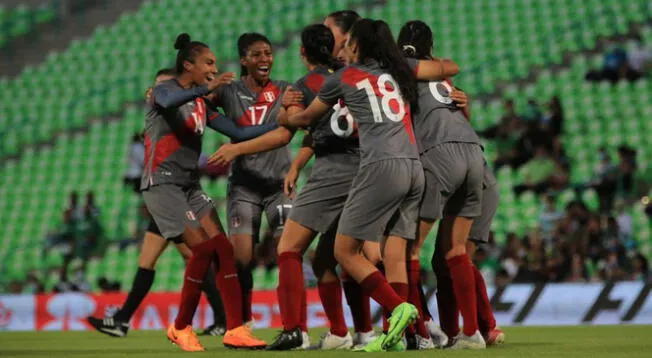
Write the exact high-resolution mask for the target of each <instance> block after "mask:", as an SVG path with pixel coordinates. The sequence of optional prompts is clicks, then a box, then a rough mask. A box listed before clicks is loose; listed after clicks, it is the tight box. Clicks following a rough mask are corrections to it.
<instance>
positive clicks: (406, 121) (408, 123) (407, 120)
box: [403, 105, 417, 144]
mask: <svg viewBox="0 0 652 358" xmlns="http://www.w3.org/2000/svg"><path fill="white" fill-rule="evenodd" d="M405 107H407V108H406V109H405V110H406V113H405V116H403V126H405V130H406V131H407V132H408V136H410V143H412V144H416V143H417V139H416V137H415V136H414V127H413V126H412V114H411V113H410V106H408V105H406V106H405Z"/></svg>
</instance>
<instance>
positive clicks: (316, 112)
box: [279, 97, 331, 128]
mask: <svg viewBox="0 0 652 358" xmlns="http://www.w3.org/2000/svg"><path fill="white" fill-rule="evenodd" d="M330 108H331V106H329V105H328V104H327V103H325V102H323V101H322V100H321V99H320V98H319V97H317V98H315V99H314V100H313V101H312V102H311V103H310V105H309V106H308V108H306V109H305V110H303V111H297V112H296V113H294V114H290V113H288V114H285V115H284V114H282V115H281V116H279V123H280V124H281V125H282V126H284V127H288V128H306V127H308V126H310V125H311V124H313V123H314V122H315V121H317V120H319V119H320V118H321V117H323V116H324V115H325V114H326V112H328V110H329V109H330Z"/></svg>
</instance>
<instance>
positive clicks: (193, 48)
mask: <svg viewBox="0 0 652 358" xmlns="http://www.w3.org/2000/svg"><path fill="white" fill-rule="evenodd" d="M174 48H175V49H176V50H178V52H177V61H176V66H175V70H176V72H177V74H178V75H180V74H182V73H183V72H184V63H186V62H190V63H195V59H196V58H197V56H199V54H200V53H201V51H202V50H203V49H205V48H208V46H207V45H206V44H205V43H203V42H199V41H191V39H190V35H188V34H187V33H185V32H184V33H182V34H179V36H177V39H176V41H175V42H174Z"/></svg>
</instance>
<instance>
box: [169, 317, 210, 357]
mask: <svg viewBox="0 0 652 358" xmlns="http://www.w3.org/2000/svg"><path fill="white" fill-rule="evenodd" d="M168 340H169V341H170V342H172V344H175V345H177V346H179V348H181V350H184V351H186V352H203V351H205V350H206V348H204V346H202V345H201V343H199V339H197V336H196V335H195V332H194V331H193V330H192V327H191V326H190V325H188V326H186V328H184V329H182V330H178V329H176V328H174V323H173V324H171V325H170V328H168Z"/></svg>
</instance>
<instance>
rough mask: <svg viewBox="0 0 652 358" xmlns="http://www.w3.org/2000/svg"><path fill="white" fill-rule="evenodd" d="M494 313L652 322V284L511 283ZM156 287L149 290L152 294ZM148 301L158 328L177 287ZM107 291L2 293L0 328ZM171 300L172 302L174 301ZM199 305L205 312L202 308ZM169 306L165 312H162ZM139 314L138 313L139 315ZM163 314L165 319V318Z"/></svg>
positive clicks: (30, 326)
mask: <svg viewBox="0 0 652 358" xmlns="http://www.w3.org/2000/svg"><path fill="white" fill-rule="evenodd" d="M488 291H489V297H491V303H492V306H493V310H494V314H495V316H496V319H497V321H498V324H499V325H501V326H511V325H523V326H530V325H578V324H619V323H635V324H652V294H650V292H651V291H652V285H651V284H648V285H644V284H643V283H640V282H620V283H604V284H603V283H590V284H570V283H569V284H547V285H544V284H539V285H533V284H513V285H509V286H507V287H503V288H489V290H488ZM428 292H429V293H428V294H429V295H430V297H429V307H430V312H431V313H432V314H433V315H434V316H435V317H434V319H435V320H437V319H438V318H437V306H436V299H435V295H434V294H431V292H430V291H428ZM156 295H157V294H156V293H154V294H152V296H156ZM158 295H162V296H164V297H165V299H164V300H161V298H159V299H158V301H157V299H156V298H153V299H152V301H150V302H147V303H146V304H145V305H144V307H143V311H142V313H137V314H136V317H137V318H136V321H135V322H134V323H135V324H134V326H133V327H132V328H134V329H162V328H165V327H167V326H168V324H170V323H171V322H172V321H173V320H174V318H175V317H176V315H177V312H178V304H177V302H178V297H179V296H178V295H179V294H178V293H174V294H169V293H164V294H158ZM308 297H309V299H308V312H307V314H308V326H309V327H316V326H325V325H326V323H327V322H326V315H325V314H324V312H323V309H322V307H321V303H320V302H319V301H318V299H317V293H316V292H315V290H314V289H311V290H310V291H309V292H308ZM112 300H113V299H112V298H111V299H107V297H105V296H102V295H100V296H91V295H85V294H81V293H65V294H59V295H53V296H33V295H7V296H0V331H3V330H11V331H17V330H35V329H37V327H38V329H41V330H79V329H86V325H85V324H84V319H85V318H86V316H88V315H90V314H97V312H96V311H97V308H98V307H99V308H100V311H103V310H102V309H101V308H102V302H105V301H111V302H113V301H112ZM173 302H174V303H173ZM342 303H343V304H344V308H345V318H346V321H347V324H348V325H349V326H351V325H352V323H353V322H352V319H351V314H350V312H349V308H348V305H346V301H345V300H344V298H343V301H342ZM371 308H372V314H373V316H374V317H376V318H380V317H381V315H380V314H379V312H380V307H379V306H378V304H376V303H375V302H373V301H372V303H371ZM202 310H203V312H202ZM252 311H253V313H254V316H255V317H256V326H257V327H258V328H269V327H271V326H272V325H274V326H278V325H279V324H280V317H279V316H280V315H279V308H278V304H277V302H276V296H275V295H274V294H273V292H258V293H257V294H256V295H254V304H253V308H252ZM166 312H167V315H166ZM138 317H139V318H138ZM166 320H167V321H168V322H166ZM210 322H212V317H211V311H210V308H209V307H208V305H205V304H202V305H201V306H200V308H199V309H198V311H197V314H196V315H195V319H194V323H195V326H196V327H198V328H199V327H205V326H206V325H207V324H210Z"/></svg>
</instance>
